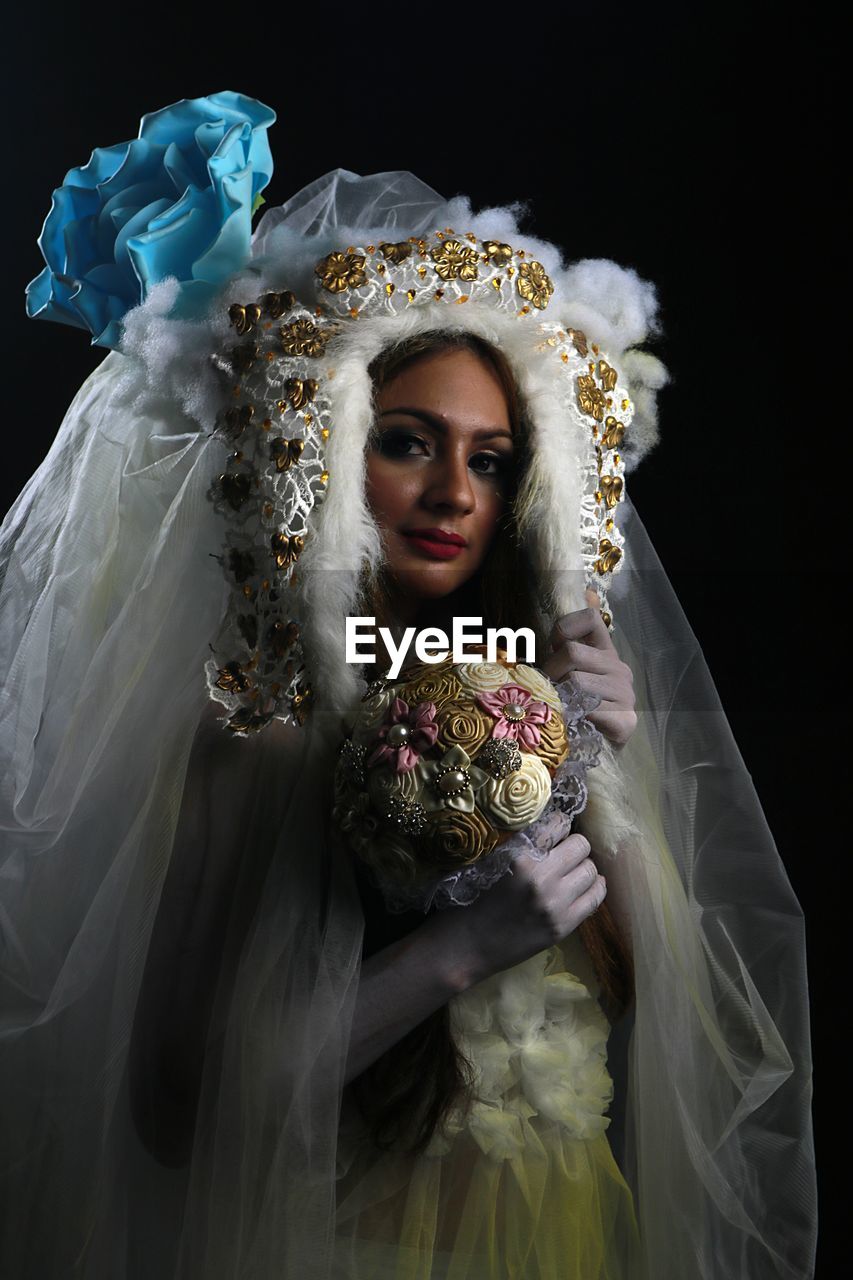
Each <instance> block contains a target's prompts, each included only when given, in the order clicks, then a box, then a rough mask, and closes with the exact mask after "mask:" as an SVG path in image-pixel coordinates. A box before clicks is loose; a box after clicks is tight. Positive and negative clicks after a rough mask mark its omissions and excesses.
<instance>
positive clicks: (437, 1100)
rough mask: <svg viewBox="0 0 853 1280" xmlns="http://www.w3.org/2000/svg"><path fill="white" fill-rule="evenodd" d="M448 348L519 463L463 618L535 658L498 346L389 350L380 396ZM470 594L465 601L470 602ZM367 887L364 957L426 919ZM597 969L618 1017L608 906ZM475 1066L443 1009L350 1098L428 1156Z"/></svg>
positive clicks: (532, 581) (385, 1134)
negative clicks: (387, 904)
mask: <svg viewBox="0 0 853 1280" xmlns="http://www.w3.org/2000/svg"><path fill="white" fill-rule="evenodd" d="M446 350H451V351H452V350H467V351H472V352H473V353H474V354H475V355H476V356H478V357H479V358H480V359H481V360H482V361H483V362H484V363H486V364H487V365H488V366H489V367H490V368H491V369H492V370H493V371H494V372H495V374H496V376H497V378H498V380H499V382H500V384H501V387H502V389H503V391H504V394H505V396H506V401H507V408H508V411H509V418H510V424H511V429H512V433H513V437H514V443H515V450H514V455H513V456H514V461H515V466H514V469H513V474H512V478H511V482H510V488H509V491H508V494H507V504H506V511H505V515H504V516H503V517H502V518H501V520H500V521H499V524H498V531H497V533H496V535H495V537H494V539H493V541H492V544H491V546H490V548H489V553H488V556H487V557H486V560H485V562H484V564H483V566H482V568H481V569H480V571H479V573H477V574H475V575H474V577H473V579H471V580H470V582H469V583H468V584H466V587H465V588H460V589H459V592H458V593H454V595H455V596H456V595H458V596H459V597H460V598H459V601H458V603H457V602H456V601H454V611H455V612H457V613H465V614H469V615H470V616H474V617H477V616H479V617H482V618H483V622H484V625H485V626H488V627H500V626H511V627H512V628H517V627H520V626H529V627H530V628H531V629H532V630H533V632H534V635H535V636H536V652H537V654H539V653H544V652H545V651H546V645H547V641H548V634H547V632H548V628H549V625H550V620H549V619H548V618H547V616H546V615H545V613H544V609H543V603H542V601H541V600H540V598H539V596H538V594H537V591H536V575H535V573H534V572H533V566H532V565H531V563H530V559H529V556H528V554H527V552H526V550H525V548H524V546H523V545H522V543H521V541H520V539H519V537H518V533H517V526H516V522H515V515H514V504H515V498H516V496H517V494H518V490H519V486H520V481H521V479H522V477H523V475H524V470H525V467H526V465H527V461H528V459H529V440H530V435H529V432H530V427H529V422H528V419H527V416H526V413H525V409H524V405H523V403H522V399H521V395H520V393H519V390H518V385H517V383H516V379H515V376H514V374H513V371H512V368H511V366H510V364H509V362H508V361H507V359H506V357H505V356H504V355H503V353H502V352H501V351H499V350H498V349H497V348H496V347H493V346H492V345H491V344H490V343H488V342H486V341H485V340H484V339H482V338H480V337H479V336H477V335H476V334H472V333H469V332H467V331H464V330H463V331H458V330H453V331H448V330H432V331H430V332H428V333H421V334H416V335H413V336H412V337H409V338H405V339H403V340H402V341H401V342H398V343H396V344H394V345H393V346H391V347H387V348H386V349H385V350H384V351H382V352H381V353H380V354H379V356H377V357H376V359H375V360H374V361H373V363H372V364H371V365H370V368H369V373H370V376H371V379H372V381H373V387H374V395H375V396H378V394H379V391H380V390H381V389H382V387H383V386H385V385H386V384H387V383H388V382H390V381H391V379H392V378H393V377H395V376H396V374H398V373H400V372H401V371H402V369H403V368H404V367H405V366H406V365H409V364H411V363H412V362H413V361H415V360H418V359H420V358H421V357H423V356H426V355H432V354H435V353H437V352H440V351H446ZM385 581H386V580H385V578H384V576H383V571H382V568H381V567H379V568H378V569H372V570H371V571H370V572H369V574H368V577H367V579H366V583H365V597H366V600H367V601H368V602H369V605H370V608H369V612H370V613H374V614H381V613H382V612H383V610H384V608H385V605H386V604H387V597H386V588H385V585H384V584H385ZM463 597H464V600H463ZM358 881H359V887H360V891H361V894H362V903H363V905H364V909H365V940H364V955H365V957H367V956H368V955H371V954H373V953H374V952H375V951H378V950H380V949H381V948H382V947H383V946H387V945H389V944H390V942H391V941H393V939H394V937H395V936H397V937H399V936H402V935H403V934H405V933H407V932H409V930H411V929H413V928H415V927H416V926H417V924H418V923H422V922H423V916H420V917H418V916H417V915H416V914H415V913H413V912H409V913H406V914H404V915H403V916H398V917H395V918H394V920H391V919H390V918H389V917H388V916H387V914H386V913H385V912H384V910H383V907H382V901H381V895H380V894H379V892H378V890H377V889H376V888H375V885H373V884H372V883H371V881H370V877H369V874H366V873H365V871H364V869H363V868H359V869H358ZM579 933H580V937H581V940H582V941H583V943H584V945H585V947H586V949H587V952H588V953H589V956H590V958H591V960H592V963H593V965H594V967H595V971H596V974H597V977H598V980H599V982H600V983H601V988H602V1001H603V1003H604V1005H605V1009H606V1011H607V1012H608V1015H609V1016H610V1017H611V1018H616V1017H618V1016H620V1015H621V1014H622V1013H623V1012H624V1011H625V1010H626V1009H627V1007H628V1006H629V1004H630V1002H631V999H632V996H633V989H634V974H633V963H632V959H631V953H630V950H629V949H628V947H627V946H626V944H625V941H624V939H623V938H622V936H621V934H620V932H619V930H618V928H617V927H616V924H615V921H614V919H613V916H612V914H611V912H610V910H609V908H608V906H607V903H606V902H604V903H602V905H601V906H600V907H599V908H598V910H597V911H596V912H595V914H594V915H592V916H590V917H589V918H588V919H587V920H585V921H584V922H583V923H582V924H581V926H580V929H579ZM472 1090H473V1072H472V1068H471V1064H470V1063H469V1062H468V1061H467V1059H466V1058H465V1057H464V1055H463V1054H462V1053H461V1051H460V1050H459V1048H458V1047H457V1045H456V1043H455V1041H454V1040H453V1036H452V1034H451V1028H450V1009H449V1006H448V1005H444V1006H442V1008H440V1009H437V1010H436V1011H435V1012H434V1013H432V1014H430V1016H429V1017H427V1018H425V1019H424V1021H423V1022H421V1023H420V1024H419V1025H418V1026H417V1027H415V1028H413V1030H412V1031H410V1032H409V1033H408V1034H407V1035H405V1036H403V1037H402V1039H400V1040H399V1041H398V1042H397V1043H396V1044H394V1045H393V1046H392V1047H391V1048H390V1049H388V1050H387V1051H386V1052H385V1053H384V1054H382V1056H381V1057H380V1058H379V1059H377V1061H376V1062H374V1063H373V1064H372V1065H371V1066H370V1067H368V1068H367V1069H366V1070H365V1071H364V1072H362V1074H361V1075H360V1076H359V1077H358V1078H357V1079H356V1080H355V1081H353V1084H352V1086H351V1091H352V1094H353V1097H354V1098H355V1100H356V1102H357V1103H358V1105H359V1107H360V1110H361V1113H362V1115H363V1117H364V1119H365V1120H366V1122H367V1123H368V1127H369V1129H370V1132H371V1134H372V1137H373V1140H374V1142H375V1143H376V1145H377V1146H378V1147H380V1148H383V1149H388V1148H390V1147H392V1146H396V1145H398V1144H399V1145H402V1146H404V1148H405V1150H407V1151H409V1152H410V1153H411V1154H417V1153H419V1152H422V1151H423V1150H424V1148H425V1147H426V1146H427V1145H428V1143H429V1141H430V1138H431V1137H432V1135H433V1133H434V1132H435V1130H436V1129H437V1128H438V1127H439V1126H440V1124H441V1123H442V1121H443V1120H444V1119H445V1118H446V1116H447V1114H448V1112H449V1111H450V1109H451V1107H452V1106H453V1105H454V1103H456V1102H459V1101H461V1102H462V1103H463V1104H464V1103H465V1102H466V1101H470V1100H471V1098H472V1097H473V1093H472Z"/></svg>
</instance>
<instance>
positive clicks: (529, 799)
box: [477, 752, 551, 831]
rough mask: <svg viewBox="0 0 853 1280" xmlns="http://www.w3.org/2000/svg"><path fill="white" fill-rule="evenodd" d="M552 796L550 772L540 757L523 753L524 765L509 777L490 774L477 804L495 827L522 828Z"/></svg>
mask: <svg viewBox="0 0 853 1280" xmlns="http://www.w3.org/2000/svg"><path fill="white" fill-rule="evenodd" d="M550 796H551V775H550V773H549V772H548V770H547V768H546V767H545V765H544V764H543V763H542V761H541V760H540V759H539V757H538V756H535V755H531V754H530V753H529V752H522V755H521V768H520V769H516V770H514V771H513V772H512V773H510V774H508V775H507V777H506V778H500V779H498V778H492V777H491V776H490V777H489V780H488V782H486V783H485V784H484V785H483V786H482V787H480V789H479V791H478V792H477V804H478V805H479V806H480V808H481V809H482V810H483V811H484V812H485V813H486V814H487V815H488V816H489V817H490V818H491V820H492V821H493V822H494V823H495V825H496V826H498V827H502V828H504V829H505V830H507V831H523V830H524V828H525V827H526V826H529V824H530V823H531V822H535V820H536V819H537V818H538V817H539V815H540V814H541V813H542V810H543V809H544V808H545V805H546V804H547V803H548V800H549V798H550Z"/></svg>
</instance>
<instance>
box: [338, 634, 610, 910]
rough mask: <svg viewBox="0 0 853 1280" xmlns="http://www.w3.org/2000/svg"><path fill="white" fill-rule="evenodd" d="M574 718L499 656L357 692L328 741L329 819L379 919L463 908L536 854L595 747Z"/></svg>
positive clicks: (532, 672)
mask: <svg viewBox="0 0 853 1280" xmlns="http://www.w3.org/2000/svg"><path fill="white" fill-rule="evenodd" d="M472 651H473V652H485V648H484V647H482V646H481V647H478V646H474V648H473V650H472ZM584 710H585V706H584V703H583V700H582V699H581V697H580V696H579V694H578V693H577V691H576V690H575V689H574V688H573V687H572V686H569V685H559V686H555V685H554V684H552V683H551V681H550V680H548V679H547V677H546V676H544V675H543V674H542V673H541V672H540V671H539V670H537V669H536V668H535V667H531V666H528V665H526V664H524V663H516V662H510V661H509V660H508V659H507V657H506V651H505V650H501V649H498V650H497V653H496V661H495V662H487V661H485V660H483V661H481V662H471V663H453V661H452V660H451V659H450V658H447V659H444V660H442V661H440V662H438V663H428V664H427V663H421V664H416V665H414V666H410V667H408V668H407V669H406V670H405V671H403V672H401V674H400V676H399V678H398V679H397V680H396V681H394V682H390V681H388V680H386V679H385V678H384V677H383V678H380V679H379V680H377V681H374V682H373V683H372V684H371V685H370V686H369V688H368V690H367V692H366V694H365V696H364V698H363V700H362V702H361V704H360V706H359V707H358V708H357V710H356V713H355V714H354V716H353V717H352V718H351V723H350V724H349V725H348V726H347V727H348V729H349V735H348V737H346V738H345V739H344V741H343V743H342V745H341V750H340V755H339V758H338V763H337V768H336V771H335V804H334V810H333V817H334V819H335V821H336V822H337V824H338V826H339V827H340V829H341V831H342V832H343V833H344V834H345V836H346V838H347V840H348V842H349V844H350V846H351V848H352V849H353V850H354V852H355V853H356V854H357V855H358V856H359V857H360V858H361V859H362V860H363V861H364V862H365V863H366V864H367V865H368V866H369V867H370V868H372V871H373V875H374V878H375V880H376V882H377V884H378V885H379V887H380V888H381V889H382V891H383V894H384V896H385V900H386V903H387V905H388V907H389V908H390V909H391V910H405V909H409V908H411V907H412V906H414V905H421V906H423V907H424V909H426V908H428V907H429V905H430V904H431V903H436V904H437V905H449V904H450V903H451V902H455V903H459V904H463V903H466V902H470V901H473V899H474V898H476V897H477V896H478V894H479V892H480V891H481V890H482V889H483V888H484V887H486V886H487V885H488V884H491V883H493V882H494V880H496V879H498V878H499V877H500V876H501V875H503V874H504V872H505V871H506V870H507V869H508V867H509V865H510V862H511V860H512V857H513V856H515V855H516V854H517V853H518V851H519V847H521V849H527V850H528V851H530V848H529V846H531V845H532V846H533V848H535V831H536V827H535V824H536V822H537V821H538V820H539V819H541V818H543V817H544V816H545V814H546V812H547V811H548V810H549V809H550V808H552V807H554V806H555V805H556V806H559V807H560V808H561V809H562V810H563V811H564V812H568V813H570V814H573V813H577V812H580V810H581V809H583V807H584V805H585V804H586V799H587V792H586V786H585V782H584V777H585V773H586V769H587V767H589V765H591V764H595V763H597V758H598V746H599V744H600V739H599V737H598V733H597V730H596V729H595V728H594V727H593V726H592V725H591V724H590V722H589V721H588V720H586V719H585V718H584ZM531 827H532V828H533V830H532V833H531V830H530V829H531ZM523 831H527V833H528V834H527V836H526V837H521V839H520V840H519V839H518V838H515V839H513V838H514V837H518V836H520V833H522V832H523ZM531 834H532V835H533V837H534V839H533V840H532V841H531V839H530V835H531ZM534 856H536V854H535V853H534ZM539 856H544V853H543V852H541V851H540V853H539Z"/></svg>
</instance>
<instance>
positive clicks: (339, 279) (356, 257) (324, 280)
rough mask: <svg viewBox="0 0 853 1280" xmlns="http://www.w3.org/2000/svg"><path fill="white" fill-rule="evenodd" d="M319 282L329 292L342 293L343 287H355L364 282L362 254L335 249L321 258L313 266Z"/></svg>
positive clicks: (365, 277)
mask: <svg viewBox="0 0 853 1280" xmlns="http://www.w3.org/2000/svg"><path fill="white" fill-rule="evenodd" d="M314 274H315V275H318V276H319V277H320V283H321V284H322V286H323V288H324V289H328V291H329V293H343V291H344V290H345V289H357V288H358V287H359V285H362V284H364V282H365V280H366V279H367V276H366V275H365V272H364V255H363V254H360V253H341V252H340V251H335V252H334V253H330V254H327V256H326V257H325V258H321V259H320V261H319V262H318V263H317V265H316V267H315V268H314Z"/></svg>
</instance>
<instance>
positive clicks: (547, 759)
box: [536, 714, 569, 775]
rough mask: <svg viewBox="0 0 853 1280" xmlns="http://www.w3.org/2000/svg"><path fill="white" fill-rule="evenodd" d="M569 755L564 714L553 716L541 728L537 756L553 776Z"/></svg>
mask: <svg viewBox="0 0 853 1280" xmlns="http://www.w3.org/2000/svg"><path fill="white" fill-rule="evenodd" d="M568 754H569V739H568V735H567V734H566V725H565V722H564V720H563V717H562V714H561V715H558V716H551V717H550V719H549V720H548V721H546V723H545V724H540V726H539V746H538V747H537V748H536V755H537V756H538V757H539V759H540V760H541V761H542V763H543V764H544V765H545V768H546V769H549V770H550V772H551V773H552V775H553V774H554V773H556V771H557V769H559V767H560V765H561V764H562V763H563V761H564V760H565V759H566V758H567V756H568Z"/></svg>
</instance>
